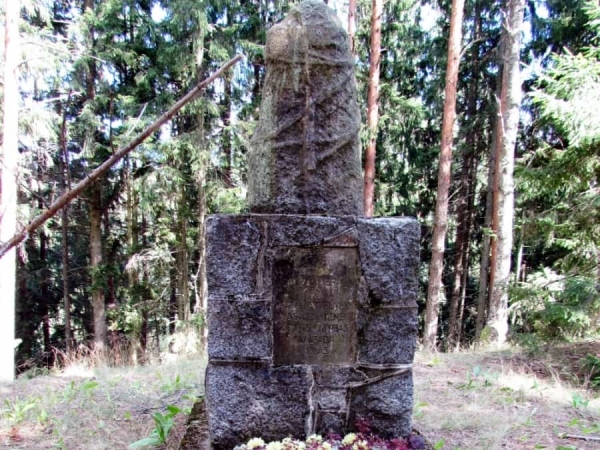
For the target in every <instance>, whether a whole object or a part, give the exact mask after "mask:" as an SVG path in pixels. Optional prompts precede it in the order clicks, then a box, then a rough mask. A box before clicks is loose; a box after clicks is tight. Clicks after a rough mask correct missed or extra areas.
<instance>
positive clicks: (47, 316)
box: [40, 229, 52, 355]
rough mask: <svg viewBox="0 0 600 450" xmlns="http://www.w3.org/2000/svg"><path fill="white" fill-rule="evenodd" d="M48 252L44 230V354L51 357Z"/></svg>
mask: <svg viewBox="0 0 600 450" xmlns="http://www.w3.org/2000/svg"><path fill="white" fill-rule="evenodd" d="M47 251H48V236H47V235H46V232H45V231H44V230H43V229H42V231H41V232H40V266H41V269H42V270H41V272H42V273H41V277H42V280H41V283H40V293H41V297H42V298H41V301H40V307H41V313H42V335H43V337H44V352H45V353H46V354H47V355H49V354H50V351H51V350H52V349H51V344H50V312H49V310H48V301H49V300H50V289H49V288H50V270H49V269H48V261H47V258H46V255H47Z"/></svg>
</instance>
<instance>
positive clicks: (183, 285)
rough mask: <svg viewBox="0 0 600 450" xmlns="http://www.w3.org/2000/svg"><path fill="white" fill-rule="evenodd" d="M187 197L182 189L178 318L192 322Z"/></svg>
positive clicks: (182, 188) (178, 259) (178, 257)
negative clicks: (186, 212)
mask: <svg viewBox="0 0 600 450" xmlns="http://www.w3.org/2000/svg"><path fill="white" fill-rule="evenodd" d="M185 207H186V195H185V186H182V187H181V197H180V202H179V224H178V228H179V240H180V242H179V250H178V252H177V258H176V260H177V263H178V264H177V265H178V272H179V273H178V276H179V280H178V281H179V286H178V288H179V289H178V290H179V296H178V297H177V316H178V319H179V320H180V321H184V322H187V321H189V320H190V290H189V284H188V280H189V268H188V248H187V220H186V219H187V218H186V216H185Z"/></svg>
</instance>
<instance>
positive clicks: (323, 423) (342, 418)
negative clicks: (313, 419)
mask: <svg viewBox="0 0 600 450" xmlns="http://www.w3.org/2000/svg"><path fill="white" fill-rule="evenodd" d="M345 429H346V415H345V414H340V413H332V412H327V411H319V412H318V413H317V424H316V427H315V432H316V433H317V434H320V435H321V436H327V435H328V434H329V433H332V432H333V433H338V434H339V432H340V430H345Z"/></svg>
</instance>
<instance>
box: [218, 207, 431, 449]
mask: <svg viewBox="0 0 600 450" xmlns="http://www.w3.org/2000/svg"><path fill="white" fill-rule="evenodd" d="M419 231H420V227H419V224H418V223H417V222H416V221H415V220H413V219H408V218H393V219H364V218H355V217H350V216H344V217H322V216H300V215H261V214H248V215H238V216H222V215H216V216H210V217H209V218H208V220H207V228H206V233H207V236H206V237H207V261H208V264H209V266H210V267H209V269H208V270H207V281H208V329H209V340H208V355H209V365H208V371H207V380H206V383H207V384H206V395H207V408H208V420H209V428H210V433H211V440H212V445H213V448H215V449H218V450H219V449H226V448H227V449H232V448H234V447H235V446H236V445H239V444H241V443H243V442H245V441H247V440H248V439H250V438H252V437H258V436H260V437H262V438H263V439H268V440H274V439H276V440H279V439H282V438H285V437H287V436H292V437H299V438H304V437H306V436H307V435H308V434H312V433H315V432H319V433H323V434H327V433H328V432H330V431H334V432H337V433H338V434H344V433H346V432H348V431H352V430H353V426H354V423H355V421H356V419H357V418H358V417H360V418H362V419H365V420H367V421H368V422H369V423H371V425H372V427H373V430H374V431H376V432H378V433H381V434H383V435H385V436H405V435H407V434H409V433H410V431H411V414H412V395H413V393H412V392H413V391H412V389H413V388H412V374H411V363H412V360H413V356H414V351H415V342H416V337H417V316H416V313H417V311H416V297H417V268H418V261H419V255H418V246H419V244H418V241H419Z"/></svg>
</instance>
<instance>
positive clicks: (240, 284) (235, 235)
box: [206, 215, 261, 295]
mask: <svg viewBox="0 0 600 450" xmlns="http://www.w3.org/2000/svg"><path fill="white" fill-rule="evenodd" d="M206 234H207V235H208V236H209V239H208V245H207V249H206V257H207V261H206V262H207V264H206V279H207V282H208V291H209V292H210V293H211V294H216V295H240V294H251V293H254V292H255V291H256V278H257V273H256V272H257V270H258V267H257V263H258V250H259V247H260V238H261V234H260V229H259V223H257V222H256V221H252V220H249V219H248V218H247V217H245V216H218V215H217V216H209V217H208V219H207V221H206Z"/></svg>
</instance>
